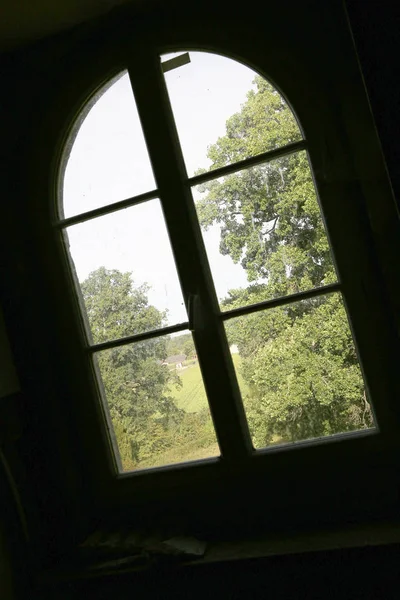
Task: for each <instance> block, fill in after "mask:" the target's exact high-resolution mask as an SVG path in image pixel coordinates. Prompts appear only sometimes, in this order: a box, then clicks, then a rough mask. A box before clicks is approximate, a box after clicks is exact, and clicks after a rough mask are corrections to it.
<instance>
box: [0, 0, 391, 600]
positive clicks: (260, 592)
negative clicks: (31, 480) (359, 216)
mask: <svg viewBox="0 0 400 600" xmlns="http://www.w3.org/2000/svg"><path fill="white" fill-rule="evenodd" d="M347 7H348V12H349V18H350V23H351V26H352V28H353V32H354V37H355V42H356V47H357V51H358V53H359V58H360V64H361V68H362V71H363V74H364V78H365V83H366V87H367V90H368V94H369V98H370V101H371V106H372V110H373V114H374V119H375V122H376V125H377V130H378V133H379V136H380V139H381V143H382V147H383V151H384V154H385V159H386V162H387V166H388V170H389V174H390V177H391V181H392V184H393V188H394V191H395V193H396V196H397V198H399V197H400V168H399V144H398V131H399V125H400V123H399V114H398V106H399V97H400V94H399V88H400V82H399V78H398V67H397V54H398V52H396V49H397V45H398V14H395V13H396V11H397V13H398V9H396V7H394V8H391V9H390V10H389V9H387V10H384V9H383V4H382V3H373V2H367V3H366V2H357V1H355V0H347ZM78 38H79V34H78ZM68 44H69V42H68V35H64V36H63V41H62V42H58V43H57V44H55V45H54V48H56V50H55V52H52V51H51V50H52V48H53V46H52V45H51V44H48V45H47V49H46V47H45V49H44V50H43V51H42V52H39V53H32V54H30V52H29V50H28V49H27V50H26V51H24V53H22V54H21V55H19V57H18V56H16V58H13V57H12V56H8V57H6V61H5V63H3V64H5V65H6V70H5V74H6V80H7V81H8V82H9V86H7V87H3V91H2V95H1V99H0V102H1V108H2V113H3V115H4V114H7V122H3V123H2V130H3V134H4V132H5V134H4V137H3V140H6V143H2V146H1V151H0V160H1V167H0V169H2V170H3V171H4V172H3V173H2V174H1V173H0V174H1V175H2V176H4V177H5V178H7V181H8V187H7V194H6V195H4V194H3V197H2V207H1V219H2V227H3V228H4V229H7V235H6V236H4V235H3V236H2V239H1V240H0V255H1V256H2V255H3V254H5V253H7V254H8V256H9V257H11V259H10V258H9V259H8V261H7V265H3V264H1V263H0V266H1V267H2V269H3V270H2V271H1V277H2V278H4V277H7V278H9V279H11V280H12V281H13V288H14V290H16V292H17V293H16V295H15V297H14V298H13V299H10V298H9V297H7V293H6V290H5V286H4V285H2V284H1V282H0V302H1V303H2V304H3V305H4V311H5V313H6V317H7V323H8V324H9V333H10V338H11V343H12V346H13V351H14V354H15V356H16V363H17V367H18V371H19V375H20V377H21V379H22V382H23V380H24V378H29V377H30V374H31V373H32V372H33V371H34V369H35V364H37V368H38V369H40V368H42V365H43V364H45V363H47V362H48V353H49V350H48V344H49V340H48V339H46V340H45V339H43V336H42V332H40V331H37V330H36V329H35V305H36V304H37V303H38V302H39V301H40V303H43V302H46V299H45V298H41V299H40V300H39V299H38V298H36V297H35V296H34V294H32V291H31V290H32V288H33V287H34V286H33V285H32V286H31V285H30V282H29V279H27V278H24V275H23V274H22V275H21V273H20V271H19V253H20V252H21V248H24V252H29V239H30V234H29V223H28V222H24V220H23V219H22V220H21V219H19V218H18V217H19V215H18V209H17V208H16V206H15V205H14V206H12V205H10V204H9V206H8V207H7V210H5V203H6V202H9V200H10V198H13V196H14V195H15V196H18V195H19V194H23V193H26V192H27V190H26V189H24V173H25V171H26V167H27V164H26V161H27V159H26V158H24V155H23V153H21V152H20V149H21V148H23V141H24V131H25V130H26V129H29V127H30V124H31V123H33V122H34V121H35V115H36V112H37V110H38V108H39V107H38V105H37V103H39V104H40V98H41V93H40V91H41V90H40V86H44V85H47V86H51V85H52V81H51V68H49V65H50V64H52V63H53V64H57V61H59V63H58V68H62V64H63V54H64V52H65V51H66V49H67V48H68ZM57 53H58V55H57ZM38 56H39V57H40V58H39V59H37V57H38ZM21 57H22V58H21ZM0 64H1V63H0ZM0 68H1V67H0ZM1 70H2V71H3V69H1ZM28 74H29V77H28V78H27V79H26V80H25V77H27V75H28ZM36 84H37V86H38V87H37V88H36V87H35V86H36ZM42 91H43V88H42ZM4 109H5V110H4ZM24 161H25V162H24ZM10 173H12V177H10ZM16 223H20V226H16ZM3 281H4V279H3ZM35 285H36V284H35ZM21 315H25V317H24V320H23V321H21ZM21 329H22V330H24V331H26V332H28V335H31V336H32V337H35V336H36V337H37V339H38V340H39V342H38V345H37V352H35V353H34V354H33V353H32V355H31V356H30V360H31V367H30V369H28V370H26V371H25V370H24V361H26V360H27V356H26V353H25V352H22V351H21V349H20V348H18V347H17V346H16V345H15V344H13V340H15V339H20V330H21ZM49 338H50V339H51V332H50V333H49ZM50 380H51V378H50ZM28 383H29V385H31V382H28ZM41 393H42V394H45V393H50V394H51V393H52V389H51V383H49V390H41ZM39 396H40V393H39V390H37V397H39ZM29 411H30V412H29V415H30V418H32V419H33V420H34V419H35V418H38V416H37V415H36V416H35V411H33V410H32V408H30V409H29ZM61 434H62V432H61V431H57V432H56V435H61ZM59 451H60V450H59V449H57V448H55V447H53V446H52V447H51V451H49V452H46V453H45V455H41V454H40V451H39V450H38V455H36V456H33V457H32V458H31V463H30V466H31V468H32V469H33V471H34V472H35V473H36V474H37V477H35V481H36V482H37V483H36V484H37V486H38V488H39V487H40V485H41V481H46V477H45V476H44V471H46V470H48V471H51V469H52V466H53V465H56V464H57V453H58V452H59ZM41 452H43V450H41ZM77 452H78V449H77ZM64 475H65V474H64ZM66 479H67V478H66ZM64 485H67V486H68V487H69V488H70V489H71V487H72V489H76V490H77V491H79V490H83V489H84V483H83V482H81V481H79V480H76V479H75V475H74V474H73V471H72V470H71V474H70V479H69V481H68V483H66V482H65V481H64V480H63V479H62V478H59V479H56V480H55V486H54V489H51V490H50V489H49V490H48V497H47V502H46V503H45V504H46V505H45V507H44V508H43V510H45V511H46V518H47V520H48V521H49V522H51V518H52V517H51V512H52V508H51V507H52V498H53V497H55V496H57V495H59V494H62V490H63V486H64ZM57 486H58V487H57ZM77 493H78V492H77ZM7 502H12V499H11V498H9V499H8V500H7ZM3 515H4V513H3ZM3 515H2V516H3ZM3 518H4V516H3ZM50 527H51V525H50ZM6 552H7V553H8V551H7V550H6ZM397 555H398V547H395V546H393V547H388V548H387V549H385V550H384V551H383V550H380V551H379V550H377V551H376V554H374V551H373V550H371V551H370V552H369V553H368V552H367V553H364V554H363V553H362V552H361V553H357V552H353V553H352V552H344V551H343V553H340V552H339V553H336V554H335V556H334V555H333V554H330V555H327V554H324V555H323V556H322V555H320V556H318V555H316V554H310V555H307V556H303V557H302V558H301V559H296V560H295V559H293V558H292V559H287V561H286V562H285V560H284V559H279V560H278V559H276V560H275V559H274V560H272V559H269V560H268V561H260V562H258V563H251V564H249V563H246V564H243V565H242V566H238V564H234V565H224V566H223V567H222V566H221V567H213V568H211V567H210V568H207V569H205V570H200V569H199V570H198V571H196V572H195V571H191V572H190V574H188V575H185V576H182V578H181V580H180V582H179V584H178V583H177V581H172V580H171V579H168V577H167V576H165V575H162V574H160V575H159V578H160V580H159V583H158V582H157V581H156V579H153V580H152V581H150V580H146V579H142V580H141V583H140V586H141V587H140V589H141V591H142V593H143V595H144V594H145V593H148V594H149V595H148V597H160V598H162V597H168V596H167V595H166V593H165V591H164V590H165V589H167V588H168V586H172V587H171V588H170V589H174V590H175V594H178V593H180V594H181V595H182V597H188V596H189V594H188V592H187V590H188V589H190V588H191V587H193V586H196V587H197V586H199V590H200V589H201V592H202V594H206V593H207V587H208V585H209V584H210V582H211V581H213V580H217V582H218V583H217V585H216V588H215V589H216V590H217V591H218V592H219V594H220V597H224V594H225V597H230V598H235V597H244V598H247V597H248V598H251V597H264V596H265V594H266V593H267V591H269V592H270V591H271V590H270V589H269V590H267V589H266V587H265V582H266V580H267V579H268V578H269V579H270V580H271V577H272V580H273V589H274V594H273V595H274V597H277V596H278V597H279V594H278V591H280V592H281V597H285V595H289V593H290V592H292V594H293V593H295V597H296V590H297V597H309V596H310V593H311V592H310V589H312V588H314V591H316V589H317V587H318V591H319V593H322V592H323V590H324V581H325V584H326V588H328V590H329V591H328V593H327V597H330V594H332V595H331V597H339V595H340V596H341V597H346V592H347V597H349V596H350V594H349V593H348V592H349V590H352V595H351V597H357V592H358V593H359V597H361V596H362V597H388V595H389V594H388V587H386V588H385V586H384V584H383V583H382V586H383V587H382V588H380V587H379V585H380V582H383V581H384V580H385V581H386V586H388V585H390V586H392V588H393V586H394V585H395V584H396V563H395V558H396V557H397ZM218 569H220V570H218ZM368 572H370V573H371V574H370V575H368ZM271 573H272V575H271ZM316 573H317V575H316ZM338 580H340V581H341V584H343V585H341V586H339V587H340V589H341V594H339V593H335V590H334V589H333V588H331V587H330V586H331V585H332V582H335V581H336V582H337V581H338ZM368 580H369V581H370V582H371V581H372V582H373V585H372V586H370V587H369V588H367V587H366V583H367V582H368ZM205 582H208V585H206V583H205ZM225 582H226V583H225ZM346 582H351V583H350V584H348V585H349V587H346V586H347V583H346ZM116 585H117V584H116V582H109V583H108V584H107V586H105V587H104V588H103V587H102V585H99V586H94V584H93V588H91V587H90V586H87V585H86V586H83V587H82V588H81V589H80V590H79V591H80V592H81V593H82V595H88V596H90V594H91V593H93V595H94V591H93V590H94V589H95V587H96V596H97V597H98V598H102V597H110V596H112V595H113V590H115V589H116V588H115V587H113V586H116ZM121 586H122V589H125V593H127V590H128V589H130V587H131V586H132V581H131V580H126V582H124V583H121ZM161 586H162V587H161ZM296 586H298V587H296ZM326 588H325V590H326ZM3 589H4V588H3ZM71 589H72V590H74V588H71ZM91 590H92V592H91ZM371 590H373V593H372V594H371ZM106 591H107V594H108V595H106ZM336 592H337V590H336ZM361 592H362V593H361ZM60 593H61V591H60ZM62 593H63V596H62V597H65V598H69V597H74V596H73V595H72V592H71V590H69V591H68V590H64V591H63V592H62ZM74 593H75V592H74ZM121 593H122V592H121ZM368 593H370V595H369V596H368ZM186 594H187V595H186ZM142 597H143V596H142ZM319 597H321V596H319Z"/></svg>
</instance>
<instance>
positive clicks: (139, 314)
mask: <svg viewBox="0 0 400 600" xmlns="http://www.w3.org/2000/svg"><path fill="white" fill-rule="evenodd" d="M66 232H67V236H66V238H67V239H66V243H67V244H68V241H69V250H70V255H71V257H72V261H73V263H74V266H75V271H76V275H77V279H78V281H79V285H80V290H81V292H82V297H83V303H84V307H83V308H84V310H83V312H84V314H85V313H86V315H87V321H88V325H89V328H90V332H91V338H92V341H93V342H94V343H99V342H106V341H108V340H113V339H117V338H121V337H124V336H127V335H133V334H137V333H143V332H145V331H151V330H154V329H158V328H159V327H165V326H166V325H173V324H176V323H182V322H185V321H187V315H186V309H185V306H184V302H183V297H182V292H181V288H180V285H179V281H178V276H177V273H176V268H175V263H174V259H173V255H172V251H171V246H170V243H169V239H168V235H167V231H166V227H165V223H164V218H163V215H162V212H161V206H160V202H159V200H151V201H149V202H145V203H143V204H139V205H137V206H133V207H131V208H127V209H124V210H120V211H117V212H114V213H111V214H109V215H105V216H103V217H98V218H97V219H92V220H90V221H86V222H85V223H80V224H79V225H73V226H71V227H68V228H67V229H66Z"/></svg>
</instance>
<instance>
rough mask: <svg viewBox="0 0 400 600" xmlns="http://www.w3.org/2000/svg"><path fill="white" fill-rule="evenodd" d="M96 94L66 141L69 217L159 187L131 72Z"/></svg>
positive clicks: (65, 205)
mask: <svg viewBox="0 0 400 600" xmlns="http://www.w3.org/2000/svg"><path fill="white" fill-rule="evenodd" d="M104 90H105V91H104ZM97 98H98V99H97V101H95V103H94V104H93V106H92V107H91V109H90V110H89V112H88V113H87V115H86V117H83V115H84V113H83V114H81V115H80V116H79V117H78V119H77V124H78V123H80V125H79V126H78V130H77V132H76V129H77V125H76V126H75V130H74V132H73V134H72V136H71V139H73V136H74V135H75V139H73V142H72V143H70V144H67V148H68V147H69V150H68V152H69V154H68V156H66V157H65V160H66V161H67V164H66V167H65V172H64V177H63V181H62V182H61V186H62V205H61V206H60V207H59V208H60V213H61V216H64V217H65V218H68V217H72V216H75V215H78V214H81V213H85V212H87V211H89V210H93V209H96V208H100V207H103V206H107V205H108V204H113V203H114V202H118V201H120V200H125V199H127V198H130V197H132V196H136V195H138V194H141V193H144V192H148V191H151V190H153V189H154V188H155V183H154V177H153V172H152V168H151V164H150V160H149V157H148V153H147V149H146V144H145V140H144V136H143V131H142V127H141V124H140V120H139V115H138V112H137V109H136V104H135V99H134V97H133V92H132V88H131V85H130V81H129V77H128V74H127V72H126V71H124V72H123V73H121V75H120V76H119V77H116V78H115V79H114V80H113V83H112V84H111V85H110V82H108V83H107V84H106V85H105V86H104V88H103V89H102V90H100V92H99V93H98V94H97ZM86 110H87V108H85V109H84V111H86Z"/></svg>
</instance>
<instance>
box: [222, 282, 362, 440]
mask: <svg viewBox="0 0 400 600" xmlns="http://www.w3.org/2000/svg"><path fill="white" fill-rule="evenodd" d="M225 329H226V333H227V337H228V341H229V345H230V349H231V353H232V359H233V363H234V365H235V369H236V374H237V377H238V382H239V387H240V390H241V394H242V398H243V402H244V406H245V410H246V415H247V419H248V422H249V427H250V431H251V435H252V440H253V444H254V446H255V448H264V447H266V446H269V445H272V444H285V443H292V442H296V441H300V440H306V439H312V438H320V437H324V436H329V435H333V434H336V433H343V432H348V431H358V430H362V429H368V428H372V427H374V417H373V412H372V408H371V406H370V404H369V401H368V397H367V392H366V388H365V384H364V381H363V377H362V374H361V370H360V366H359V363H358V358H357V353H356V350H355V346H354V342H353V339H352V334H351V331H350V327H349V323H348V320H347V315H346V311H345V307H344V305H343V301H342V297H341V294H339V293H335V294H329V295H326V296H319V297H316V298H310V299H308V300H302V301H300V302H296V303H294V304H287V305H285V306H281V307H279V308H273V309H267V310H264V311H260V312H256V313H253V314H249V315H244V316H241V317H236V318H234V319H231V320H228V321H226V323H225Z"/></svg>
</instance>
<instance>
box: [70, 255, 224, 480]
mask: <svg viewBox="0 0 400 600" xmlns="http://www.w3.org/2000/svg"><path fill="white" fill-rule="evenodd" d="M81 289H82V293H83V298H84V302H85V306H86V309H87V316H88V321H89V325H90V329H91V332H92V338H93V341H94V342H96V343H98V342H102V341H106V340H110V339H116V338H119V337H124V336H127V335H131V334H133V333H140V332H143V331H149V330H152V329H155V328H158V327H162V326H163V325H164V324H165V315H164V314H163V313H162V312H160V311H159V310H157V309H156V308H155V307H154V306H150V305H149V304H148V299H147V287H146V286H140V287H134V285H133V282H132V278H131V274H130V273H121V272H119V271H117V270H107V269H105V268H104V267H101V268H99V269H97V271H94V272H93V273H90V275H89V276H88V278H87V279H86V280H85V281H84V282H83V283H82V284H81ZM181 337H182V338H184V339H182V340H180V342H179V343H181V344H183V345H184V347H185V349H187V352H188V353H190V352H192V349H191V348H193V342H191V335H188V336H181ZM172 339H174V338H172ZM190 342H191V344H192V346H191V347H189V344H190ZM170 343H171V339H168V338H166V337H161V338H151V339H147V340H145V341H142V342H136V343H134V344H127V345H124V346H120V347H116V348H111V349H107V350H103V351H101V352H99V353H97V354H96V358H95V360H96V363H97V365H98V368H99V371H100V374H101V380H102V383H103V387H104V394H105V398H106V400H107V405H108V408H109V412H110V416H111V420H112V423H113V427H114V433H115V437H116V440H117V443H118V448H119V452H120V456H121V460H122V463H123V467H124V469H125V470H128V469H135V468H137V467H143V466H155V465H160V464H167V463H166V461H167V462H168V461H169V460H171V459H172V456H175V457H176V458H177V460H179V461H182V460H188V459H189V458H190V456H189V457H188V456H186V455H185V451H188V444H191V446H194V445H196V448H197V450H199V449H201V448H204V447H206V446H210V445H212V444H214V445H215V434H214V431H213V428H212V424H211V420H210V418H209V413H208V411H207V408H206V407H205V406H203V407H201V408H200V409H199V410H198V411H197V412H196V414H187V413H186V412H185V411H184V410H182V409H181V408H179V406H178V405H177V403H176V402H175V397H174V393H176V392H177V390H178V389H179V388H180V387H181V386H182V381H181V379H180V378H179V376H178V375H177V372H176V371H175V370H170V369H169V368H168V366H167V365H164V364H163V361H164V359H165V358H166V356H167V355H168V353H169V350H170ZM207 417H208V418H207ZM179 449H180V450H179ZM193 450H194V448H192V447H191V448H190V451H191V452H193Z"/></svg>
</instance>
